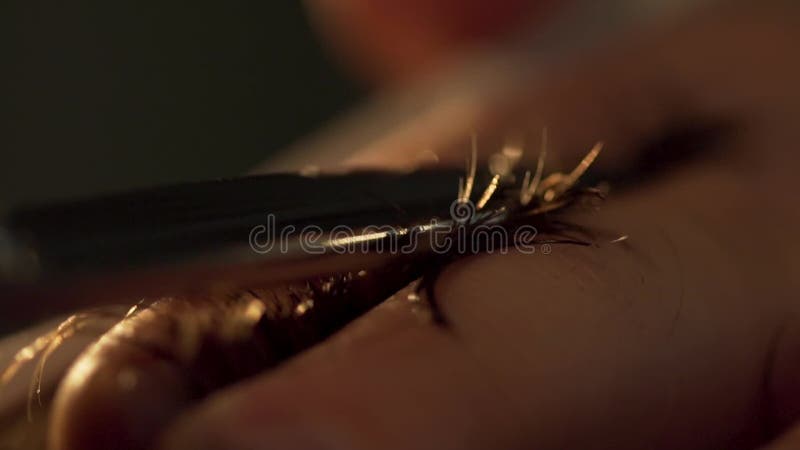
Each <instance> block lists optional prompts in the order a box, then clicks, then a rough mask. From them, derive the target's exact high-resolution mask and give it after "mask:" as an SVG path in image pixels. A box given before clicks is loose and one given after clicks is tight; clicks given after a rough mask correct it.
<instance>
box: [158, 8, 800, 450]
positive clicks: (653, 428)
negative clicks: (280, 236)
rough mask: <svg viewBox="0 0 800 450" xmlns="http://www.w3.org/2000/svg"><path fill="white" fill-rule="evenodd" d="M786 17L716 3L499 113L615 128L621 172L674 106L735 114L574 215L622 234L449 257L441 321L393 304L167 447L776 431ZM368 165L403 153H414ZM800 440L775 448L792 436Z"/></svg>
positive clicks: (576, 144) (762, 436) (783, 317)
mask: <svg viewBox="0 0 800 450" xmlns="http://www.w3.org/2000/svg"><path fill="white" fill-rule="evenodd" d="M312 4H313V5H314V6H316V3H312ZM328 7H330V5H328ZM796 17H797V11H796V9H795V7H793V6H791V5H787V4H779V3H774V4H761V5H759V6H758V7H755V6H742V7H730V8H729V9H727V10H719V11H715V12H714V14H709V15H706V16H703V17H698V18H696V19H695V20H693V21H690V22H689V23H686V24H683V25H681V26H678V27H677V28H675V29H673V30H671V31H670V32H667V33H664V34H661V35H655V36H647V37H645V38H643V39H641V40H640V41H638V42H633V43H630V44H629V45H627V46H625V47H624V48H617V49H613V50H608V51H607V53H604V54H600V55H597V58H596V60H595V61H593V64H587V66H586V67H579V68H575V70H574V71H569V72H568V73H563V74H561V75H562V76H560V77H558V79H555V80H554V83H553V86H552V88H551V89H550V90H548V91H544V92H543V91H537V92H531V93H530V95H529V96H528V97H525V98H521V99H520V100H519V102H518V104H516V105H512V106H510V107H509V112H513V113H515V114H516V115H517V117H528V118H535V119H536V120H531V122H537V121H544V122H546V123H548V124H549V125H550V126H551V135H552V136H553V141H554V142H557V143H559V148H566V149H576V150H575V151H576V152H578V151H581V152H582V151H585V150H577V149H585V148H588V145H586V144H587V143H589V142H592V141H594V140H597V139H598V138H603V139H606V140H607V142H609V144H610V145H609V146H608V148H609V149H610V150H608V151H607V152H606V153H605V155H604V156H603V157H604V158H606V160H607V161H606V162H605V164H609V165H611V166H614V167H618V168H624V167H626V165H627V164H628V163H629V162H630V161H631V159H632V158H634V157H635V156H637V153H636V152H637V148H638V145H637V144H640V143H641V142H643V141H646V140H647V139H649V138H653V137H655V136H658V134H659V132H663V130H665V129H666V128H668V127H669V125H670V124H672V123H673V122H674V121H676V120H678V119H680V118H692V117H700V118H703V117H720V116H724V117H726V118H732V119H734V120H735V121H736V123H737V127H736V130H737V131H736V132H735V133H734V135H733V136H732V138H731V139H729V140H726V141H725V142H723V143H720V144H719V145H717V146H716V148H714V150H716V152H715V153H709V154H708V155H707V156H706V157H704V158H701V159H700V160H698V161H696V162H694V163H693V164H690V165H685V166H679V167H670V168H664V169H663V171H664V172H666V173H663V174H662V176H660V177H654V178H653V180H652V181H650V182H646V183H642V184H640V185H638V186H637V187H636V189H629V190H622V191H618V192H615V193H614V195H613V196H612V198H611V199H610V200H609V201H608V202H607V204H605V205H604V206H603V207H602V208H601V210H600V211H599V212H597V213H595V214H592V215H591V216H589V217H585V218H582V219H581V220H583V222H581V223H591V224H592V225H593V226H597V227H605V228H607V229H609V230H611V231H614V232H617V233H619V234H626V235H629V236H630V239H629V240H628V241H627V242H626V243H623V244H617V245H608V244H606V245H601V246H600V247H599V248H580V247H570V246H565V247H558V248H556V249H555V250H554V252H553V254H551V255H549V256H544V255H537V256H533V257H531V256H522V255H491V256H484V257H478V258H472V259H469V260H466V261H461V262H458V263H456V264H454V265H453V266H452V267H450V268H449V269H448V270H447V271H446V272H445V273H444V274H443V276H442V278H441V279H440V280H439V282H438V284H437V286H436V294H437V296H438V299H439V301H440V303H441V305H442V307H443V310H444V313H445V315H446V316H447V317H448V319H449V320H450V321H451V322H452V324H453V325H452V328H451V329H450V330H445V329H441V328H436V327H432V326H430V324H427V323H421V322H420V321H419V320H417V319H415V318H414V316H413V314H411V313H410V311H409V307H408V306H406V305H405V304H403V303H398V302H389V303H387V304H386V305H384V306H382V307H381V308H379V309H378V310H376V311H374V312H373V313H371V314H369V315H368V316H366V317H364V318H363V319H361V320H359V321H358V323H356V324H354V325H353V326H352V327H350V328H348V329H346V330H345V331H344V332H342V333H340V334H339V335H337V336H335V337H334V338H333V339H332V340H330V341H328V342H326V343H325V344H323V345H321V346H319V347H317V348H315V349H313V350H312V351H310V352H308V353H306V354H304V355H302V356H300V357H299V358H297V359H295V360H294V361H292V362H291V363H289V364H288V365H286V366H284V367H283V368H281V369H279V370H278V371H277V372H274V373H270V374H267V375H264V376H262V377H259V378H256V379H253V380H250V381H248V382H245V383H242V384H240V385H238V386H235V387H233V388H231V389H228V390H225V391H223V392H220V393H218V394H217V395H214V396H212V397H211V398H209V399H208V400H207V401H206V402H204V404H202V405H201V406H199V407H198V408H196V410H195V411H194V412H192V413H190V414H187V415H185V416H184V417H183V418H182V419H180V420H179V421H178V422H177V423H176V424H175V425H174V426H173V427H172V428H171V429H170V430H169V431H168V432H167V433H166V434H165V439H164V448H169V449H179V448H180V449H182V448H187V449H188V448H192V449H198V448H203V449H212V448H217V449H220V448H227V449H262V448H263V449H266V448H283V449H301V448H302V449H311V448H319V449H323V448H327V449H370V448H381V449H404V448H431V449H433V448H438V449H481V448H508V449H513V448H520V449H521V448H544V449H550V448H581V449H594V448H615V449H637V448H683V449H693V448H696V449H701V448H755V447H756V446H758V445H763V444H765V443H766V442H768V441H770V440H771V439H773V438H774V437H775V436H776V435H777V434H780V433H781V431H782V430H783V429H785V427H787V426H790V424H791V423H792V422H793V421H794V420H795V419H796V418H797V417H798V414H797V413H798V411H800V409H798V406H799V405H800V403H799V402H798V401H797V400H798V399H800V397H799V396H798V395H797V394H798V388H797V386H798V383H797V381H796V380H798V379H800V378H798V377H800V370H798V369H800V368H799V367H798V365H800V364H798V362H797V361H798V358H797V356H798V342H800V338H799V336H800V333H798V332H797V328H798V322H797V319H796V314H797V312H798V302H797V298H796V295H795V293H796V292H797V288H798V281H797V280H798V277H797V274H798V265H797V262H796V259H797V258H796V254H797V253H796V252H797V250H798V243H797V240H796V238H795V233H794V231H795V230H797V229H798V225H800V218H799V217H798V212H797V208H796V207H793V206H791V205H792V203H791V202H792V200H791V194H790V193H791V192H792V190H793V187H792V186H793V184H794V182H793V180H794V179H796V170H797V168H798V160H797V159H798V157H797V156H796V155H797V154H796V152H793V151H791V147H792V145H793V143H796V142H797V141H798V138H800V132H798V128H797V127H796V123H795V121H796V119H797V117H798V113H800V99H799V98H798V91H797V89H796V88H795V82H796V80H797V79H800V78H798V76H800V67H798V61H797V58H795V57H792V56H791V55H793V54H794V50H793V49H794V48H796V47H795V46H796V44H797V42H799V40H798V38H799V37H800V32H798V31H797V30H798V29H800V28H798V27H797V26H796V25H797V24H796V23H795V20H796V19H795V18H796ZM384 19H385V18H384ZM370 20H381V19H375V18H374V17H371V19H370ZM377 26H379V25H378V24H376V23H369V24H364V27H366V28H369V27H377ZM353 51H356V52H357V51H361V50H359V49H356V50H353ZM367 51H372V50H367ZM375 51H380V50H375ZM373 58H374V56H371V55H368V56H367V58H366V59H367V60H372V59H373ZM597 61H603V62H605V64H603V65H598V64H596V62H597ZM523 112H525V113H527V115H521V114H522V113H523ZM510 115H513V114H510ZM536 125H537V126H538V123H537V124H536ZM708 150H710V149H708ZM365 157H369V158H375V159H376V161H383V163H385V164H392V163H397V161H398V160H403V159H404V158H406V156H404V154H403V152H402V149H398V150H396V151H394V152H392V151H387V152H385V153H382V154H373V155H366V156H365ZM443 157H444V158H447V157H448V155H444V156H443ZM796 436H797V433H794V435H792V434H791V433H790V434H786V435H785V436H783V437H782V438H781V439H782V440H780V441H777V442H776V443H775V444H774V447H772V448H775V449H778V448H794V446H797V445H800V442H798V441H797V440H796V439H797V437H796Z"/></svg>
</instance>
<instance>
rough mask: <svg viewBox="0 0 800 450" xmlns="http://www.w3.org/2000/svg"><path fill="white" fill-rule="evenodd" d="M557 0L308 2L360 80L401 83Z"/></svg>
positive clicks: (508, 30) (503, 32) (514, 26)
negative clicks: (362, 77) (359, 75)
mask: <svg viewBox="0 0 800 450" xmlns="http://www.w3.org/2000/svg"><path fill="white" fill-rule="evenodd" d="M552 3H556V1H555V0H501V1H495V2H492V3H487V2H484V1H480V0H469V1H463V0H461V1H458V0H435V1H424V0H413V1H404V2H399V1H394V0H381V1H365V0H345V1H336V0H333V1H331V0H310V1H308V2H307V4H308V6H309V9H310V11H311V12H312V13H313V14H312V17H313V18H314V19H315V22H316V24H317V25H318V28H320V29H321V31H322V32H323V33H324V34H325V36H326V37H327V39H328V41H329V42H330V43H331V45H332V46H333V47H335V49H336V50H338V52H339V53H341V54H342V55H343V56H344V57H345V58H346V60H347V62H348V63H349V64H350V66H351V67H353V68H354V69H356V70H357V71H358V73H360V74H361V75H362V76H366V77H367V78H368V79H371V80H373V81H377V80H380V81H384V82H386V81H398V80H403V79H409V78H414V77H416V76H419V75H421V74H425V73H429V72H431V71H432V70H433V69H435V68H436V67H437V66H440V65H441V64H442V63H444V62H446V61H448V60H450V59H451V58H453V57H454V56H455V55H457V54H458V53H459V52H462V51H464V50H465V49H466V48H469V47H471V46H474V45H476V44H478V43H481V42H485V41H488V40H492V39H496V38H498V37H500V36H503V35H507V34H509V33H511V32H513V31H514V30H516V29H517V28H518V27H520V26H522V24H528V23H530V21H531V20H532V18H533V17H535V16H539V15H541V14H543V13H544V10H545V9H546V8H547V7H548V6H549V4H552Z"/></svg>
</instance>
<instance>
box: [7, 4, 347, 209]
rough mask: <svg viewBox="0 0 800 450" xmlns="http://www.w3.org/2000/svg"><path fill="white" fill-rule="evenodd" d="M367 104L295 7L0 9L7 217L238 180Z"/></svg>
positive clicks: (23, 6)
mask: <svg viewBox="0 0 800 450" xmlns="http://www.w3.org/2000/svg"><path fill="white" fill-rule="evenodd" d="M360 96H361V92H359V90H358V89H357V88H356V87H355V86H354V84H352V83H351V82H349V81H347V79H346V78H345V77H344V76H343V75H342V74H341V73H340V72H339V71H338V68H337V66H336V64H335V63H334V61H332V60H331V59H330V58H327V57H326V55H325V54H324V52H323V49H322V46H321V43H320V42H319V38H318V36H316V35H315V34H314V32H313V31H312V30H311V29H310V26H309V23H308V20H307V17H306V15H305V12H304V10H303V7H302V3H301V2H299V1H296V0H288V1H287V0H283V1H276V2H272V1H264V0H261V1H231V0H226V1H220V2H214V3H213V4H207V3H203V2H196V1H175V0H168V1H152V0H102V1H101V0H70V1H58V0H0V212H2V211H4V210H6V209H8V208H9V207H12V206H13V205H15V204H18V203H20V202H31V201H34V202H40V201H42V200H49V199H54V198H64V197H73V196H85V195H89V194H91V193H96V192H107V191H114V190H120V189H126V188H130V187H136V186H147V185H153V184H158V183H165V182H177V181H188V180H197V179H206V178H214V177H220V176H230V175H235V174H239V173H242V172H243V171H245V170H247V168H248V167H250V166H251V165H253V164H254V163H256V162H258V161H260V160H262V159H264V158H265V157H266V156H268V155H269V154H270V153H271V152H275V151H276V150H278V149H280V148H281V147H283V146H285V145H286V144H288V143H290V142H291V141H292V140H294V139H296V138H298V137H300V136H301V135H303V134H304V133H307V132H308V131H310V130H313V129H314V128H316V127H318V126H319V125H320V124H321V123H322V122H324V121H325V120H327V119H329V118H331V117H333V116H335V115H337V114H339V113H341V112H343V111H344V110H346V109H347V108H348V107H349V106H351V105H352V104H353V103H354V102H355V101H356V100H357V99H358V98H360Z"/></svg>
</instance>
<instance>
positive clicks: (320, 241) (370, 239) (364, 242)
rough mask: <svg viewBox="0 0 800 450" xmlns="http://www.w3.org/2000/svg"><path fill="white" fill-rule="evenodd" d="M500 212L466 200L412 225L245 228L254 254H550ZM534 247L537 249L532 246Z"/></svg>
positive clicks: (532, 231) (271, 220) (270, 220)
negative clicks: (444, 214)
mask: <svg viewBox="0 0 800 450" xmlns="http://www.w3.org/2000/svg"><path fill="white" fill-rule="evenodd" d="M501 218H502V213H498V212H497V211H488V212H487V211H479V210H477V208H476V207H475V204H474V203H472V202H471V201H458V200H457V201H455V202H453V203H452V204H451V206H450V219H449V220H437V219H431V220H430V222H428V223H426V224H423V225H416V226H413V227H397V226H391V225H381V226H376V225H370V226H366V227H363V228H358V229H355V228H352V227H349V226H345V225H337V226H335V227H333V228H330V229H328V230H325V229H323V228H322V227H320V226H317V225H307V226H304V227H302V228H298V227H296V226H294V225H283V226H279V225H277V222H278V221H277V218H276V216H275V215H274V214H267V216H266V222H265V223H263V224H260V225H257V226H255V227H253V228H252V229H251V230H250V236H249V243H250V248H251V249H252V250H253V251H254V252H256V253H259V254H268V253H274V252H279V253H283V254H285V253H289V252H294V251H298V250H299V251H301V252H304V253H308V254H312V255H321V254H325V253H338V254H355V253H360V252H361V253H376V252H377V253H391V254H412V253H416V252H417V251H419V250H430V251H432V252H434V253H437V254H451V253H453V252H456V253H458V254H476V253H502V254H505V253H508V252H509V250H510V249H513V250H515V251H517V252H520V253H526V254H531V253H536V252H541V253H544V254H548V253H550V251H551V248H550V245H549V244H546V243H545V244H541V245H539V244H538V243H537V242H536V236H537V234H538V233H537V230H536V228H535V227H533V226H532V225H520V226H517V227H514V228H509V227H506V226H503V225H500V223H499V222H500V219H501ZM537 246H538V248H537Z"/></svg>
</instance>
